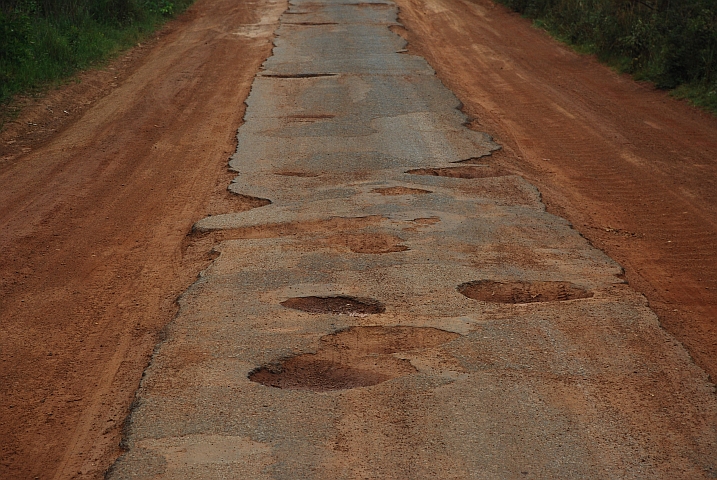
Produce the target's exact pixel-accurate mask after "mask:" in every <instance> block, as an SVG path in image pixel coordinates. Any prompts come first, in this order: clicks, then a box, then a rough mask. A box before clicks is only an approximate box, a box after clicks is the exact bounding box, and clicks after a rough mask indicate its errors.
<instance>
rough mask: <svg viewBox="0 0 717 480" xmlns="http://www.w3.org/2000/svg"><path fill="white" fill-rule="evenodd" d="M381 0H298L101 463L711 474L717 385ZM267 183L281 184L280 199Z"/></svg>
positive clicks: (232, 473) (276, 472)
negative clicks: (480, 123)
mask: <svg viewBox="0 0 717 480" xmlns="http://www.w3.org/2000/svg"><path fill="white" fill-rule="evenodd" d="M396 15H397V10H396V6H395V5H394V4H393V3H392V2H388V1H374V2H371V3H365V2H350V1H346V0H342V1H336V0H328V1H321V2H315V1H311V2H308V1H306V2H305V1H293V2H291V6H290V8H289V10H288V11H286V12H285V13H284V14H283V15H282V17H281V22H280V27H279V28H278V30H277V32H276V39H275V48H274V52H273V56H272V57H270V58H269V59H268V60H267V61H266V63H265V64H264V69H263V70H262V71H261V72H260V73H259V74H258V75H257V77H256V78H255V80H254V84H253V87H252V91H251V94H250V96H249V99H248V100H247V104H248V108H247V111H246V115H245V124H244V125H243V126H242V127H241V128H240V129H239V133H238V148H237V152H236V153H235V154H234V156H233V157H232V159H231V161H230V166H231V168H232V169H233V170H235V171H236V172H237V176H236V178H235V179H234V181H233V182H232V183H231V184H230V185H229V190H230V191H231V192H233V193H235V194H237V195H242V196H245V197H254V198H256V199H265V200H266V201H264V202H261V201H257V204H264V206H261V207H258V208H255V209H253V210H249V211H245V212H231V211H229V212H226V213H225V214H222V215H214V216H211V217H207V218H204V219H203V220H201V221H199V222H198V223H197V224H196V225H195V230H196V231H197V232H204V233H210V232H221V235H222V237H221V238H222V241H221V242H220V243H219V244H218V245H217V246H216V251H217V252H218V253H219V256H218V257H217V258H216V260H215V261H214V262H213V263H212V265H211V266H210V267H209V268H207V269H206V270H205V271H204V272H203V273H202V275H201V277H200V278H199V279H198V280H197V282H196V283H195V284H194V285H193V286H192V287H190V288H189V289H188V290H187V291H186V292H185V293H184V295H183V296H182V297H181V300H180V305H181V309H180V312H179V314H178V316H177V318H176V319H175V320H174V321H173V322H172V323H171V324H170V325H169V326H168V327H167V329H166V339H165V340H164V341H163V342H162V343H161V344H160V345H159V346H158V347H157V350H156V352H155V355H154V357H153V360H152V363H151V365H150V366H149V367H148V369H147V370H146V372H145V376H144V378H143V380H142V383H141V386H140V389H139V391H138V392H137V397H136V401H135V406H134V409H133V412H132V414H131V417H130V419H129V421H128V425H127V429H126V437H125V440H124V443H125V445H126V447H127V451H126V453H124V455H122V456H121V457H120V459H119V460H118V461H117V462H116V464H115V465H114V466H113V468H112V469H111V471H110V473H109V478H113V479H115V478H117V479H118V478H157V477H166V478H217V477H229V478H407V479H409V478H550V477H560V478H601V477H619V478H644V477H650V478H698V477H709V476H710V475H712V474H713V473H715V469H717V458H716V457H717V449H716V448H715V438H717V432H716V431H715V425H716V423H715V420H716V417H715V414H716V413H717V408H716V407H717V404H716V402H715V397H714V387H713V385H712V384H710V383H709V382H708V378H707V376H706V374H705V373H704V372H703V371H702V370H701V369H699V368H698V367H697V366H695V365H694V363H693V362H692V361H691V359H690V358H689V356H688V354H687V353H686V351H685V350H684V348H683V347H682V346H681V345H680V344H678V343H677V342H676V341H674V339H673V338H672V337H671V336H670V335H669V334H667V333H666V332H665V331H664V330H662V329H661V328H660V327H659V325H658V322H657V318H656V316H655V315H654V313H653V312H652V311H651V310H650V309H649V308H648V306H647V304H646V301H645V299H644V298H643V297H642V296H641V295H639V294H638V293H636V292H635V291H634V290H632V288H631V287H630V286H629V285H627V284H626V283H624V281H623V280H622V279H621V278H620V277H621V274H622V269H621V267H620V266H619V265H618V264H617V263H615V262H614V261H613V260H611V259H610V258H609V257H607V256H606V255H605V254H603V253H602V252H600V251H599V250H597V249H595V248H593V247H592V246H590V245H589V244H588V242H587V241H586V240H585V239H584V238H583V237H581V236H580V235H579V234H578V233H577V232H576V231H575V230H573V229H572V228H571V226H570V225H569V224H568V222H567V221H565V220H564V219H561V218H559V217H556V216H554V215H551V214H549V213H546V211H545V208H544V205H543V204H542V202H541V198H540V193H539V192H538V190H537V189H536V188H535V187H533V186H532V185H530V184H529V183H528V182H526V181H525V180H524V179H522V178H521V177H519V176H516V175H510V174H507V173H506V172H504V171H502V170H501V169H500V167H498V166H496V165H495V164H493V163H492V162H491V157H490V154H491V152H493V151H495V150H497V149H498V148H499V145H497V144H496V143H494V142H493V140H492V139H491V138H490V137H489V136H488V135H486V134H484V133H481V132H476V131H473V130H470V129H469V128H467V127H466V123H467V119H466V117H465V115H464V114H463V113H461V111H460V110H459V107H460V103H459V102H458V100H457V99H456V98H455V96H454V95H453V94H452V93H451V92H450V91H449V90H447V89H446V88H445V87H444V86H443V85H442V84H441V82H440V81H439V80H438V79H437V77H436V76H435V75H434V72H433V70H432V69H431V68H430V66H429V65H428V64H427V63H426V62H425V60H423V59H422V58H420V57H417V56H413V55H408V54H406V53H405V51H404V50H405V46H406V45H405V41H404V40H403V39H401V37H399V36H397V35H395V34H394V33H392V31H391V28H392V26H395V25H397V20H396ZM269 202H270V203H269Z"/></svg>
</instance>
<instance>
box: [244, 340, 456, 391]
mask: <svg viewBox="0 0 717 480" xmlns="http://www.w3.org/2000/svg"><path fill="white" fill-rule="evenodd" d="M459 336H460V335H458V334H457V333H452V332H446V331H444V330H439V329H437V328H430V327H429V328H423V327H381V326H370V327H351V328H349V329H347V330H343V331H340V332H337V333H334V334H331V335H325V336H323V337H321V339H320V341H319V348H318V351H317V352H316V353H308V354H302V355H297V356H294V357H290V358H287V359H285V360H283V361H281V362H278V363H276V364H272V365H265V366H263V367H260V368H258V369H256V370H254V371H252V372H251V373H249V379H250V380H251V381H253V382H257V383H260V384H262V385H266V386H269V387H275V388H283V389H290V390H310V391H314V392H326V391H331V390H344V389H349V388H357V387H368V386H371V385H376V384H379V383H381V382H385V381H386V380H390V379H392V378H397V377H400V376H404V375H410V374H412V373H414V372H416V369H415V367H413V365H411V363H410V362H409V361H408V360H406V359H401V358H396V357H394V356H393V354H395V353H401V352H413V351H420V350H426V349H431V348H436V347H439V346H440V345H443V344H445V343H448V342H450V341H451V340H453V339H455V338H458V337H459Z"/></svg>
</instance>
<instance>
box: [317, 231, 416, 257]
mask: <svg viewBox="0 0 717 480" xmlns="http://www.w3.org/2000/svg"><path fill="white" fill-rule="evenodd" d="M326 241H327V243H328V244H329V245H332V246H340V247H345V248H348V249H349V250H351V251H352V252H353V253H369V254H381V253H394V252H405V251H406V250H408V249H409V248H408V247H407V246H406V245H402V244H401V242H402V241H403V239H402V238H399V237H397V236H395V235H390V234H386V233H359V234H347V233H344V234H339V235H333V236H331V237H329V238H327V239H326Z"/></svg>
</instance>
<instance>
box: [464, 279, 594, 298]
mask: <svg viewBox="0 0 717 480" xmlns="http://www.w3.org/2000/svg"><path fill="white" fill-rule="evenodd" d="M458 291H459V292H460V293H462V294H463V295H465V296H466V297H468V298H472V299H473V300H482V301H484V302H495V303H536V302H561V301H565V300H576V299H580V298H590V297H592V296H593V294H592V292H590V291H588V290H585V289H584V288H582V287H580V286H578V285H574V284H572V283H569V282H505V283H504V282H494V281H492V280H477V281H475V282H468V283H464V284H462V285H459V286H458Z"/></svg>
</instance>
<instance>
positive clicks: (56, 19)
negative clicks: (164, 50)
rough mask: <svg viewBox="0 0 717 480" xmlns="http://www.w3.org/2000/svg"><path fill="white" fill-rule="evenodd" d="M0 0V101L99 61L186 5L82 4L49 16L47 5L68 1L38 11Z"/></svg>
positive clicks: (92, 0) (121, 0) (151, 1)
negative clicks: (5, 3)
mask: <svg viewBox="0 0 717 480" xmlns="http://www.w3.org/2000/svg"><path fill="white" fill-rule="evenodd" d="M4 1H6V0H0V7H3V6H4V7H5V8H4V9H2V8H0V103H7V102H9V101H10V100H11V99H12V98H13V96H14V95H16V94H19V93H28V92H31V91H33V90H37V89H42V88H46V87H48V86H51V85H54V84H57V83H58V82H61V81H63V80H66V79H67V78H69V77H70V76H72V75H73V74H75V73H76V72H77V71H79V70H83V69H87V68H89V67H91V66H94V65H98V64H101V63H103V62H105V61H106V60H108V59H110V58H112V57H113V56H115V55H116V54H117V53H118V52H120V51H122V50H124V49H126V48H128V47H130V46H132V45H135V44H136V43H137V42H138V41H140V40H141V39H142V38H144V37H145V36H147V35H148V34H150V33H152V32H153V31H155V30H156V29H157V28H158V27H159V26H160V25H161V24H163V23H164V22H165V21H166V20H167V19H169V18H170V17H172V16H173V15H175V14H177V13H179V12H181V11H183V10H184V9H186V8H187V7H188V6H189V5H190V4H191V2H192V0H177V2H176V3H171V2H169V1H167V0H144V1H141V0H140V1H130V0H114V1H112V0H109V1H105V2H104V3H102V2H101V0H86V2H85V3H84V4H82V5H79V6H78V5H75V7H78V8H76V9H75V10H74V11H67V9H64V10H65V11H63V9H62V8H60V10H59V11H57V12H54V13H53V12H52V11H51V8H52V7H57V8H59V5H62V4H67V3H69V2H66V1H65V2H61V3H60V4H55V3H53V2H51V3H50V5H49V6H50V8H48V7H47V6H45V9H44V10H43V9H41V8H40V7H39V6H38V4H37V2H33V1H22V2H19V3H18V4H15V5H13V6H12V8H8V6H7V5H3V2H4ZM76 3H80V2H76ZM113 6H114V7H115V8H114V10H113V9H112V8H111V7H113ZM117 7H120V8H117ZM8 10H9V11H8Z"/></svg>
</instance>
